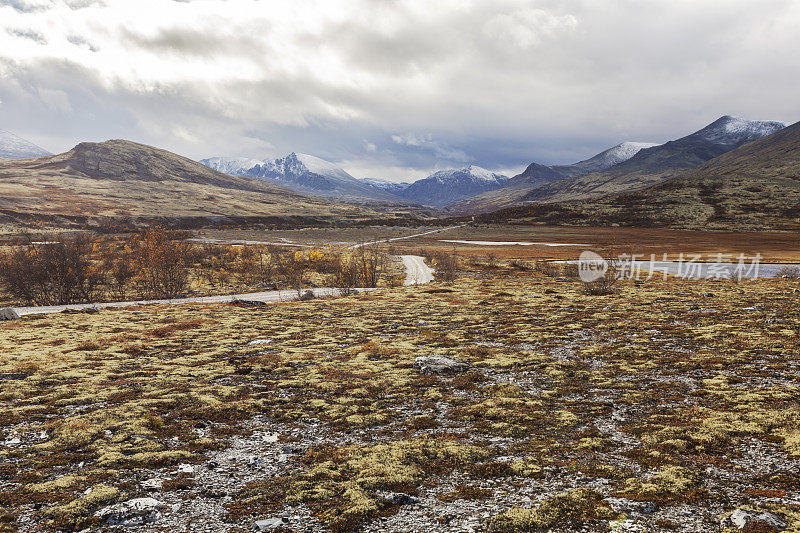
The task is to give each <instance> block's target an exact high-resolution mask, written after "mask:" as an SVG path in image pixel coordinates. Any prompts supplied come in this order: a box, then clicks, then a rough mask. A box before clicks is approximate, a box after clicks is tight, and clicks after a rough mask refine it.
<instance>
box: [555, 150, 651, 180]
mask: <svg viewBox="0 0 800 533" xmlns="http://www.w3.org/2000/svg"><path fill="white" fill-rule="evenodd" d="M653 146H658V144H656V143H642V142H624V143H620V144H618V145H616V146H614V147H612V148H609V149H608V150H604V151H602V152H600V153H599V154H597V155H596V156H593V157H590V158H589V159H586V160H584V161H579V162H577V163H573V164H571V165H556V166H553V167H552V169H553V170H555V171H556V172H558V173H559V174H562V175H564V176H580V175H583V174H590V173H592V172H600V171H601V170H605V169H607V168H609V167H613V166H614V165H618V164H619V163H622V162H624V161H627V160H628V159H630V158H632V157H633V156H635V155H636V154H638V153H639V152H640V151H641V150H643V149H645V148H652V147H653Z"/></svg>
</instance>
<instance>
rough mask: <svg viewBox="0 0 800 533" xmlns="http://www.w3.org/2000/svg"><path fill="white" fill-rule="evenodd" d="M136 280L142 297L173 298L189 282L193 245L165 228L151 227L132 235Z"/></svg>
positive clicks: (181, 291)
mask: <svg viewBox="0 0 800 533" xmlns="http://www.w3.org/2000/svg"><path fill="white" fill-rule="evenodd" d="M132 244H133V251H134V253H133V254H132V257H133V269H134V271H135V272H136V274H135V275H134V278H133V279H134V283H135V285H136V288H137V292H138V295H139V297H141V298H174V297H176V296H180V295H182V294H184V293H185V292H186V289H187V288H188V286H189V269H188V267H187V257H188V256H189V251H190V245H189V243H187V242H186V241H183V240H178V239H177V238H176V236H175V235H173V234H170V233H168V232H166V231H164V229H163V228H159V227H156V228H148V229H146V230H145V231H143V232H142V233H140V234H139V235H137V236H136V237H135V238H134V239H133V243H132Z"/></svg>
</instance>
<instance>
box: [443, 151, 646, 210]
mask: <svg viewBox="0 0 800 533" xmlns="http://www.w3.org/2000/svg"><path fill="white" fill-rule="evenodd" d="M650 146H656V145H654V144H652V143H637V142H624V143H621V144H618V145H616V146H614V147H613V148H609V149H608V150H604V151H603V152H600V153H599V154H597V155H595V156H593V157H591V158H589V159H586V160H584V161H579V162H577V163H573V164H571V165H557V166H552V167H548V166H546V165H541V164H539V163H531V164H530V165H528V167H527V168H526V169H525V170H524V171H522V172H521V173H520V174H517V175H516V176H514V177H513V178H511V179H510V180H508V181H507V182H506V184H505V185H504V186H503V187H500V188H498V189H492V190H490V191H487V192H484V193H482V194H478V195H476V196H472V197H469V198H464V199H462V200H460V201H458V202H454V203H453V204H452V205H450V206H448V210H450V211H453V212H456V213H479V212H484V211H491V210H492V209H497V208H499V207H503V206H507V205H513V204H514V203H516V202H518V201H519V198H520V197H522V196H525V195H526V194H528V193H529V192H530V191H531V190H533V189H536V188H537V187H540V186H543V185H546V184H548V183H551V182H557V180H560V179H562V178H566V177H571V176H577V175H582V174H587V173H589V172H593V171H595V170H600V169H606V168H608V167H610V166H613V165H615V164H618V163H620V162H622V161H626V160H628V159H630V158H631V157H633V156H634V155H636V153H637V152H639V150H642V149H644V148H647V147H650Z"/></svg>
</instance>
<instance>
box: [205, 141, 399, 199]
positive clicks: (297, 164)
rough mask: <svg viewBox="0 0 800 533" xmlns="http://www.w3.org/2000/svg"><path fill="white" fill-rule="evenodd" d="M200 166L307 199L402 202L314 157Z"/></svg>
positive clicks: (222, 159)
mask: <svg viewBox="0 0 800 533" xmlns="http://www.w3.org/2000/svg"><path fill="white" fill-rule="evenodd" d="M200 163H201V164H203V165H206V166H208V167H210V168H214V169H215V170H219V171H221V172H225V173H227V174H230V175H235V176H250V177H254V178H260V179H263V180H266V181H269V182H271V183H275V184H277V185H281V186H283V187H287V188H289V189H291V190H293V191H295V192H298V193H301V194H307V195H311V196H322V197H333V198H341V199H349V200H361V201H370V200H372V201H382V202H403V199H402V198H400V197H399V196H396V195H394V194H392V193H391V192H388V191H385V190H383V189H380V188H378V187H375V186H373V185H371V184H369V183H365V182H363V181H362V180H358V179H356V178H354V177H353V176H351V175H350V174H349V173H347V172H346V171H345V170H344V169H342V168H340V167H338V166H336V165H335V164H333V163H331V162H329V161H326V160H324V159H321V158H318V157H316V156H312V155H308V154H302V153H296V152H291V153H290V154H288V155H287V156H285V157H282V158H276V159H250V158H226V157H212V158H206V159H201V160H200Z"/></svg>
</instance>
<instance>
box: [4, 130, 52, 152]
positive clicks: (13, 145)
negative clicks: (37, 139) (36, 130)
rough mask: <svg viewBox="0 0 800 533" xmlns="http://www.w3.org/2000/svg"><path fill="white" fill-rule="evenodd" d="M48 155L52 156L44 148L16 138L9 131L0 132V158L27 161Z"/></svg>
mask: <svg viewBox="0 0 800 533" xmlns="http://www.w3.org/2000/svg"><path fill="white" fill-rule="evenodd" d="M48 155H52V154H51V153H50V152H48V151H47V150H45V149H44V148H40V147H39V146H36V145H35V144H33V143H32V142H30V141H26V140H25V139H23V138H22V137H17V136H16V135H14V134H13V133H11V132H10V131H5V130H0V158H6V159H28V158H32V157H45V156H48Z"/></svg>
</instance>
